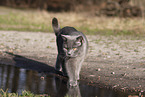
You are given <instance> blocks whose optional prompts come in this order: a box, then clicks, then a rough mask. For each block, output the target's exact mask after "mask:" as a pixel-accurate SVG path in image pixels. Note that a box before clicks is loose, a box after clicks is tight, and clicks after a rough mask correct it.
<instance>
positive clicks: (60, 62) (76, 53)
mask: <svg viewBox="0 0 145 97" xmlns="http://www.w3.org/2000/svg"><path fill="white" fill-rule="evenodd" d="M52 27H53V29H54V32H55V35H56V42H57V50H58V55H57V60H56V66H55V68H56V70H58V71H61V69H62V71H63V74H64V75H65V76H68V77H69V85H70V86H76V85H77V80H79V73H80V70H81V67H82V63H83V61H84V58H85V56H86V53H87V50H88V41H87V38H86V37H85V35H84V34H83V33H82V32H79V31H77V30H76V29H75V28H73V27H64V28H62V29H61V28H60V26H59V23H58V20H57V19H56V18H53V20H52Z"/></svg>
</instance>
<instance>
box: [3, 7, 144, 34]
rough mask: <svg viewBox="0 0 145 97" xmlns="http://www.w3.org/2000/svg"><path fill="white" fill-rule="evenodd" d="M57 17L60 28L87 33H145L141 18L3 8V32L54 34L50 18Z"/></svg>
mask: <svg viewBox="0 0 145 97" xmlns="http://www.w3.org/2000/svg"><path fill="white" fill-rule="evenodd" d="M53 17H57V18H58V19H59V22H60V24H61V26H62V27H63V26H73V27H75V28H77V29H78V30H80V31H82V32H84V33H86V34H103V35H104V34H105V35H114V34H115V35H122V34H123V35H132V34H133V35H134V34H135V35H136V34H141V33H144V32H145V27H144V26H145V20H144V19H142V18H134V19H132V18H117V17H114V18H106V17H97V16H91V15H88V14H86V13H75V12H66V13H65V12H62V13H52V12H46V11H39V10H20V9H12V8H5V7H0V30H18V31H42V32H52V27H51V19H52V18H53Z"/></svg>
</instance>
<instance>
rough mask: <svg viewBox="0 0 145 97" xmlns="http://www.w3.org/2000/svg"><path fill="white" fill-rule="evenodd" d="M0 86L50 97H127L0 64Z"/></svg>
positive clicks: (126, 95)
mask: <svg viewBox="0 0 145 97" xmlns="http://www.w3.org/2000/svg"><path fill="white" fill-rule="evenodd" d="M0 88H2V89H4V90H6V89H8V92H17V93H19V94H21V92H22V90H28V91H31V92H32V93H34V94H48V95H50V96H51V97H64V96H67V95H69V96H71V97H128V94H125V93H122V92H117V91H113V90H107V89H105V88H99V87H94V86H89V85H86V84H84V83H83V82H80V83H79V86H77V87H74V88H69V87H67V80H66V79H65V78H62V77H59V76H56V75H53V74H40V73H38V72H37V71H35V70H27V69H23V68H20V67H15V66H8V65H0Z"/></svg>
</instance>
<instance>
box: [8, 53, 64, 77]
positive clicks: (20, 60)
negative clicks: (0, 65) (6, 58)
mask: <svg viewBox="0 0 145 97" xmlns="http://www.w3.org/2000/svg"><path fill="white" fill-rule="evenodd" d="M6 53H7V54H9V55H12V56H13V60H14V61H15V64H14V65H15V66H16V67H21V68H25V69H29V70H36V71H38V72H44V73H53V74H59V75H62V72H60V71H56V70H55V68H54V67H52V66H49V64H45V63H42V62H38V61H35V60H32V59H28V58H26V57H23V56H20V55H16V54H13V53H10V52H6Z"/></svg>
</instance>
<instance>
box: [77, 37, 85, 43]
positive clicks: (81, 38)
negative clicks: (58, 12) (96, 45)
mask: <svg viewBox="0 0 145 97" xmlns="http://www.w3.org/2000/svg"><path fill="white" fill-rule="evenodd" d="M76 40H77V42H81V43H83V41H84V40H83V36H78V37H77V39H76Z"/></svg>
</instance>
